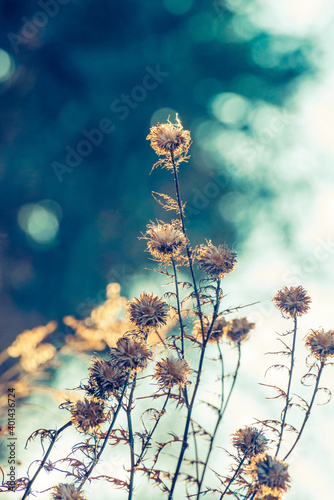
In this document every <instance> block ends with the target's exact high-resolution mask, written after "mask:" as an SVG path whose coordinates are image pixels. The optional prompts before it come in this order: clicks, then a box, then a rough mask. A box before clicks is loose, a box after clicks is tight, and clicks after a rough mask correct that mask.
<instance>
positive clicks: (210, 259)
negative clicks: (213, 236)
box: [197, 241, 237, 279]
mask: <svg viewBox="0 0 334 500" xmlns="http://www.w3.org/2000/svg"><path fill="white" fill-rule="evenodd" d="M236 257H237V253H236V252H234V251H233V250H229V249H228V247H227V246H226V245H219V246H218V247H216V246H215V245H213V244H212V243H211V241H209V242H208V244H207V245H201V246H200V247H199V249H198V252H197V261H198V265H199V267H200V268H201V269H202V270H203V271H205V272H206V273H207V274H208V275H209V276H211V278H217V279H222V278H223V277H224V276H225V274H228V273H231V272H232V271H233V269H234V268H235V265H236V262H237V261H236Z"/></svg>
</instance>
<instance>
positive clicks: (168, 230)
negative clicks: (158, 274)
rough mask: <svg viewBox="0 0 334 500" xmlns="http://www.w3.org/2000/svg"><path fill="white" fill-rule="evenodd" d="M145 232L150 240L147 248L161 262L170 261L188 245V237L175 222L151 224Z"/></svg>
mask: <svg viewBox="0 0 334 500" xmlns="http://www.w3.org/2000/svg"><path fill="white" fill-rule="evenodd" d="M147 227H148V230H147V231H146V233H145V236H144V237H145V238H147V239H148V240H149V241H148V243H147V248H148V250H149V252H150V253H151V254H152V256H153V257H154V258H156V259H158V260H159V261H161V262H166V263H168V262H170V260H171V258H175V257H177V256H178V255H179V254H180V252H181V250H182V249H183V248H184V247H185V245H186V238H185V236H184V234H183V232H182V231H181V229H179V228H178V227H176V225H175V224H163V223H162V224H160V223H158V224H150V225H148V226H147Z"/></svg>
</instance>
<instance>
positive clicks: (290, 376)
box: [275, 316, 297, 457]
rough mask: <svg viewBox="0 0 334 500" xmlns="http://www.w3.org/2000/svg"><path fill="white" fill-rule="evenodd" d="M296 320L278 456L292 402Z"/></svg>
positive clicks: (295, 322)
mask: <svg viewBox="0 0 334 500" xmlns="http://www.w3.org/2000/svg"><path fill="white" fill-rule="evenodd" d="M293 321H294V328H293V340H292V350H291V364H290V370H289V382H288V390H287V393H286V403H285V408H284V414H283V418H282V425H281V431H280V436H279V440H278V445H277V450H276V453H275V457H277V455H278V452H279V449H280V446H281V443H282V438H283V432H284V426H285V419H286V414H287V411H288V408H289V404H290V388H291V382H292V372H293V365H294V361H295V347H296V336H297V316H295V317H294V318H293Z"/></svg>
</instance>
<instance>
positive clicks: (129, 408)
mask: <svg viewBox="0 0 334 500" xmlns="http://www.w3.org/2000/svg"><path fill="white" fill-rule="evenodd" d="M136 380H137V379H136V375H135V377H134V379H133V382H132V387H131V391H130V395H129V402H128V405H127V408H126V418H127V421H128V430H129V445H130V461H131V470H130V484H129V495H128V500H131V499H132V494H133V481H134V476H135V450H134V444H135V443H134V436H133V427H132V417H131V411H132V402H133V394H134V392H135V388H136Z"/></svg>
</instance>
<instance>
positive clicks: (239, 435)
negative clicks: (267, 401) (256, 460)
mask: <svg viewBox="0 0 334 500" xmlns="http://www.w3.org/2000/svg"><path fill="white" fill-rule="evenodd" d="M268 443H269V440H268V439H267V438H266V437H265V435H264V434H263V432H262V431H259V430H258V429H256V427H244V428H243V429H239V430H238V431H237V432H236V433H235V434H233V435H232V444H233V446H234V447H235V448H237V450H238V452H239V453H240V454H241V455H247V457H252V456H254V455H258V454H260V453H263V452H264V451H265V450H266V449H267V447H268Z"/></svg>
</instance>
